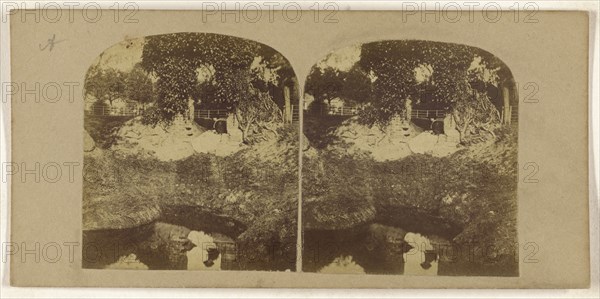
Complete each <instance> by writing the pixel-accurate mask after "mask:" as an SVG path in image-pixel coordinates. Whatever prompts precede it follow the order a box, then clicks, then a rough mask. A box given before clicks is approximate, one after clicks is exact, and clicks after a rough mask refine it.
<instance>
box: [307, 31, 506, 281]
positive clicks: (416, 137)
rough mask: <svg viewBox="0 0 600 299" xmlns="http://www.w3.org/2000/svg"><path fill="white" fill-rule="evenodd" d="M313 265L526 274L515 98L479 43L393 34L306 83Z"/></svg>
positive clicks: (320, 69)
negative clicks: (521, 269) (520, 238)
mask: <svg viewBox="0 0 600 299" xmlns="http://www.w3.org/2000/svg"><path fill="white" fill-rule="evenodd" d="M304 99H305V101H304V112H303V113H304V123H303V124H304V134H305V135H306V137H307V139H308V141H309V144H310V145H311V147H309V148H308V149H306V150H305V151H304V153H303V154H304V160H303V168H302V179H303V184H302V186H303V192H302V195H303V207H304V217H303V218H304V222H303V225H304V229H305V231H304V234H305V243H304V245H305V246H304V260H303V261H304V265H303V268H304V270H305V271H314V272H318V273H370V274H405V275H466V276H470V275H477V276H516V275H518V256H517V254H518V253H517V246H518V245H517V133H518V127H517V125H518V114H517V111H518V95H517V89H516V85H515V81H514V78H513V77H512V74H511V72H510V69H509V68H508V66H506V65H505V64H504V63H503V62H502V61H501V60H500V59H498V58H497V57H495V56H494V55H493V54H491V53H489V52H486V51H484V50H482V49H479V48H475V47H471V46H467V45H460V44H451V43H442V42H434V41H423V40H384V41H378V42H369V43H362V44H357V45H355V46H351V47H346V48H342V49H336V50H334V51H333V52H331V53H330V54H329V55H327V56H326V57H325V58H323V59H322V60H320V61H319V62H317V63H316V64H315V65H314V66H313V68H312V70H311V72H310V75H309V77H308V79H307V81H306V87H305V97H304Z"/></svg>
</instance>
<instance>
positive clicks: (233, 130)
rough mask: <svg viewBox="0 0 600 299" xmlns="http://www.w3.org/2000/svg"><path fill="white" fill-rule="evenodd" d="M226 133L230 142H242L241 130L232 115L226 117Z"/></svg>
mask: <svg viewBox="0 0 600 299" xmlns="http://www.w3.org/2000/svg"><path fill="white" fill-rule="evenodd" d="M227 133H229V137H230V140H231V141H232V142H238V143H241V142H242V141H243V140H242V136H243V134H242V130H240V128H239V126H238V122H237V119H236V118H235V115H234V114H233V113H230V114H229V115H228V116H227Z"/></svg>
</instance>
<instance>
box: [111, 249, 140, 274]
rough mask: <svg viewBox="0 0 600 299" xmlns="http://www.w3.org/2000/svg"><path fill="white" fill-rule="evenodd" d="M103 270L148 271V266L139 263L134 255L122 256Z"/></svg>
mask: <svg viewBox="0 0 600 299" xmlns="http://www.w3.org/2000/svg"><path fill="white" fill-rule="evenodd" d="M105 269H129V270H148V269H149V268H148V266H146V265H145V264H144V263H142V262H140V260H139V259H138V257H137V256H136V255H135V253H131V254H129V255H124V256H121V257H120V258H119V260H117V261H116V262H115V263H112V264H110V265H108V266H106V268H105Z"/></svg>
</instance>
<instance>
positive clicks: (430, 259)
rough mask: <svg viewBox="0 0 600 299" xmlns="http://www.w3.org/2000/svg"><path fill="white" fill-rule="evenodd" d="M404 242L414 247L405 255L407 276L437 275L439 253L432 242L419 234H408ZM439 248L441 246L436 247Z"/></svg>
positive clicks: (405, 272)
mask: <svg viewBox="0 0 600 299" xmlns="http://www.w3.org/2000/svg"><path fill="white" fill-rule="evenodd" d="M404 241H405V242H406V243H407V244H408V245H409V246H410V247H412V248H411V249H410V250H409V251H408V252H406V253H404V255H403V258H404V263H405V265H404V274H405V275H423V276H425V275H433V276H435V275H437V274H438V252H437V251H436V250H435V249H434V245H432V242H431V240H429V239H428V238H427V237H425V236H422V235H421V234H417V233H407V234H406V236H404ZM436 247H437V248H439V246H436Z"/></svg>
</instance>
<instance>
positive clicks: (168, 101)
mask: <svg viewBox="0 0 600 299" xmlns="http://www.w3.org/2000/svg"><path fill="white" fill-rule="evenodd" d="M141 66H142V67H143V68H144V69H145V70H146V71H148V72H149V73H151V74H153V75H154V76H156V78H157V80H158V81H157V86H156V87H157V93H158V95H157V105H156V107H157V110H156V111H153V113H154V114H155V115H154V117H153V118H152V120H154V121H164V122H170V121H172V120H173V119H174V117H175V116H177V115H184V114H185V112H186V111H187V109H188V106H187V101H188V99H192V100H194V101H196V102H200V101H201V102H202V103H208V104H209V105H210V104H212V105H213V106H214V105H217V106H219V107H220V108H224V109H231V110H236V109H237V107H238V105H240V104H241V103H243V102H244V101H246V100H247V99H248V96H249V95H251V94H253V93H257V92H267V91H268V89H269V88H270V87H273V86H276V87H278V88H279V87H281V85H282V84H284V81H286V80H292V78H294V74H293V71H292V70H291V66H289V63H288V62H287V60H285V58H283V56H281V54H279V53H277V52H276V51H275V50H273V49H271V48H269V47H267V46H264V45H262V44H259V43H257V42H254V41H251V40H247V39H242V38H237V37H232V36H226V35H219V34H205V33H177V34H165V35H157V36H150V37H148V38H147V42H146V45H145V46H144V49H143V53H142V62H141ZM207 70H208V73H210V74H209V75H207V77H206V76H205V77H202V76H201V75H206V74H204V72H205V71H207ZM200 72H203V74H200ZM265 73H268V74H270V76H268V77H266V76H265Z"/></svg>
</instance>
